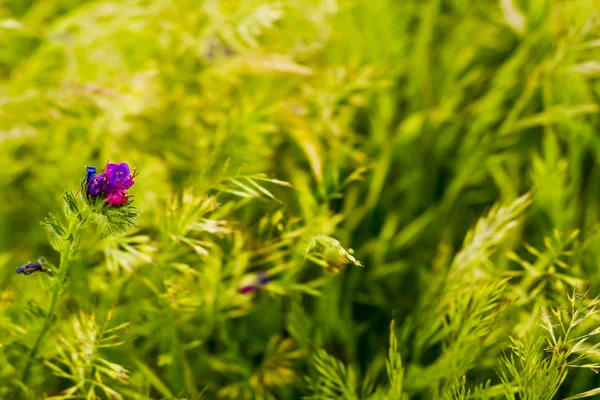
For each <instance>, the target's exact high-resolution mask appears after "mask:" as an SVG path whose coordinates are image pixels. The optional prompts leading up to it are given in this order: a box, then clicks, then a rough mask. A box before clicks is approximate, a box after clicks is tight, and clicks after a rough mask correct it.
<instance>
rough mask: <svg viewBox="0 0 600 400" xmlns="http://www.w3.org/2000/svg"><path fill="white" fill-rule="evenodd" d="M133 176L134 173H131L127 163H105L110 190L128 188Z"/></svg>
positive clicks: (130, 185)
mask: <svg viewBox="0 0 600 400" xmlns="http://www.w3.org/2000/svg"><path fill="white" fill-rule="evenodd" d="M135 176H136V174H134V175H131V171H130V170H129V165H128V164H127V163H119V164H107V165H106V179H107V180H108V184H109V189H110V190H115V189H124V190H125V189H129V188H130V187H132V186H133V184H134V183H135V182H134V181H133V178H135Z"/></svg>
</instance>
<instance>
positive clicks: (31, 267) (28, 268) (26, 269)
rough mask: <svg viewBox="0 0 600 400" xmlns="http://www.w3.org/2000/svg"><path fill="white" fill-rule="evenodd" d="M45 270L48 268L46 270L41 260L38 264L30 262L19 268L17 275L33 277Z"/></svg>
mask: <svg viewBox="0 0 600 400" xmlns="http://www.w3.org/2000/svg"><path fill="white" fill-rule="evenodd" d="M45 270H46V268H44V265H43V264H42V262H41V260H40V261H38V262H37V263H34V262H31V261H29V262H28V263H27V264H25V265H23V266H20V267H18V268H17V274H23V275H31V274H33V273H35V272H38V271H45Z"/></svg>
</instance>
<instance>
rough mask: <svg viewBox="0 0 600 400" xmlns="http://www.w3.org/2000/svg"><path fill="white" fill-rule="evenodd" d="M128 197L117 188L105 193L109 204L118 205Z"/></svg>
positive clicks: (123, 191)
mask: <svg viewBox="0 0 600 400" xmlns="http://www.w3.org/2000/svg"><path fill="white" fill-rule="evenodd" d="M128 199H129V195H128V194H127V192H126V191H125V190H123V189H117V190H115V191H114V192H110V193H109V194H107V195H106V202H107V203H108V204H110V205H111V206H120V205H121V204H123V203H125V202H126V201H127V200H128Z"/></svg>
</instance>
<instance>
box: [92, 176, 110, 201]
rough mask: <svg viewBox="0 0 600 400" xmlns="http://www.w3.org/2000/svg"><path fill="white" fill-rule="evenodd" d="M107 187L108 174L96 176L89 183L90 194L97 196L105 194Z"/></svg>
mask: <svg viewBox="0 0 600 400" xmlns="http://www.w3.org/2000/svg"><path fill="white" fill-rule="evenodd" d="M106 187H107V181H106V174H100V175H96V176H94V177H93V178H92V179H91V180H90V181H89V182H88V185H87V193H88V195H90V196H92V197H95V196H98V195H101V194H103V192H104V191H105V189H106Z"/></svg>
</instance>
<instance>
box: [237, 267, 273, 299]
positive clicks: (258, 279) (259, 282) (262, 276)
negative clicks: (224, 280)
mask: <svg viewBox="0 0 600 400" xmlns="http://www.w3.org/2000/svg"><path fill="white" fill-rule="evenodd" d="M254 280H255V281H254V282H253V283H252V284H249V285H246V286H242V287H241V288H240V293H242V294H246V293H254V292H257V291H258V290H259V289H260V288H262V287H263V286H265V285H266V284H267V283H268V282H269V281H270V280H271V278H270V277H268V276H267V274H266V272H265V271H259V272H258V273H257V274H256V276H255V278H254Z"/></svg>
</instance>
